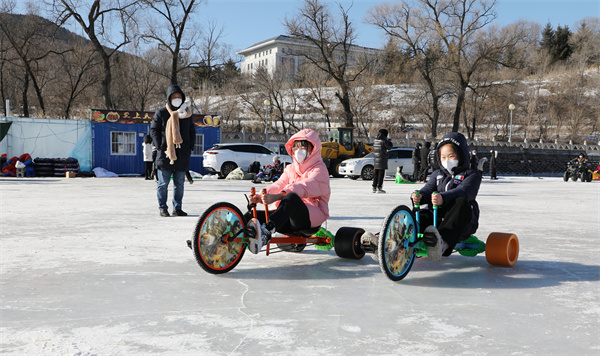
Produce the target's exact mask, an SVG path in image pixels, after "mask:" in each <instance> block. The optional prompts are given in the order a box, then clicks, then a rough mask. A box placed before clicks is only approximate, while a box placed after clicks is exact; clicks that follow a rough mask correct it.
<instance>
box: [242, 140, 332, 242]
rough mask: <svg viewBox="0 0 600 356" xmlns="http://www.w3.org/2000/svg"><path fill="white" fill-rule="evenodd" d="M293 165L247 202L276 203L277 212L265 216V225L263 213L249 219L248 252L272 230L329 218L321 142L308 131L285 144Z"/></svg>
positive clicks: (292, 228) (293, 228) (315, 223)
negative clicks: (251, 236) (251, 233)
mask: <svg viewBox="0 0 600 356" xmlns="http://www.w3.org/2000/svg"><path fill="white" fill-rule="evenodd" d="M285 148H286V150H287V152H288V154H289V155H290V156H291V157H292V159H293V163H292V164H290V165H288V166H287V167H286V168H285V170H284V171H283V174H282V175H281V177H280V178H279V180H277V181H276V182H274V183H273V184H271V185H269V186H268V187H267V188H266V189H267V193H266V194H264V195H263V194H260V193H258V194H256V195H255V196H254V197H253V198H252V200H251V203H254V204H257V203H263V204H272V203H276V205H277V209H276V210H275V211H272V212H270V213H269V222H268V223H265V222H264V212H262V213H259V214H258V217H259V218H260V220H259V221H257V219H251V220H250V221H249V222H248V225H249V226H254V229H255V230H256V238H254V239H250V243H249V246H248V247H249V249H250V251H251V252H252V253H258V252H260V250H261V248H262V246H264V245H266V244H267V243H268V242H269V241H270V240H271V234H273V233H274V232H275V231H279V232H281V233H284V234H285V233H288V234H289V233H293V232H295V231H300V230H305V229H309V228H311V227H318V226H320V225H321V224H323V223H324V222H325V220H327V218H328V217H329V205H328V203H329V196H330V195H331V189H330V188H329V172H328V171H327V167H326V166H325V163H323V160H322V159H321V140H320V138H319V135H318V134H317V133H316V132H315V131H313V130H310V129H306V130H301V131H299V132H298V133H296V134H295V135H294V136H292V138H290V140H289V141H288V142H287V143H286V144H285Z"/></svg>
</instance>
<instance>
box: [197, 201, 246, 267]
mask: <svg viewBox="0 0 600 356" xmlns="http://www.w3.org/2000/svg"><path fill="white" fill-rule="evenodd" d="M245 226H246V222H245V221H244V215H243V214H242V213H241V212H240V210H239V209H238V208H237V207H236V206H235V205H233V204H230V203H225V202H222V203H216V204H214V205H212V206H211V207H209V208H208V209H206V211H205V212H204V213H203V214H202V216H200V218H199V219H198V223H197V224H196V230H195V231H194V236H193V237H192V250H194V255H195V256H196V261H197V262H198V264H199V265H200V267H202V269H204V270H205V271H206V272H208V273H212V274H220V273H226V272H229V271H231V270H232V269H233V268H234V267H235V266H237V264H238V263H239V262H240V260H241V259H242V256H244V252H245V251H246V245H247V243H244V242H242V238H243V237H244V233H243V231H244V228H245ZM233 238H237V239H238V241H239V242H234V241H233Z"/></svg>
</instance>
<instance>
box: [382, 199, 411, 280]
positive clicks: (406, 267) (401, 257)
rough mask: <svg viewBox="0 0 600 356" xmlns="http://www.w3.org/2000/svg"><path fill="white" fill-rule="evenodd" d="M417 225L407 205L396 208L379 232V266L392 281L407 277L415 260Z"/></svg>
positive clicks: (387, 217) (386, 218)
mask: <svg viewBox="0 0 600 356" xmlns="http://www.w3.org/2000/svg"><path fill="white" fill-rule="evenodd" d="M416 238H417V227H416V225H415V219H414V217H413V214H412V212H411V210H410V208H408V207H407V206H404V205H400V206H397V207H396V208H394V210H392V211H391V212H390V213H389V214H388V216H386V217H385V220H384V221H383V225H382V226H381V231H380V232H379V244H378V246H377V257H378V259H379V267H380V268H381V271H382V272H383V273H385V275H386V276H387V277H388V278H389V279H391V280H392V281H399V280H401V279H403V278H404V277H406V275H407V274H408V272H409V271H410V268H411V267H412V265H413V263H414V262H415V247H414V244H415V241H416Z"/></svg>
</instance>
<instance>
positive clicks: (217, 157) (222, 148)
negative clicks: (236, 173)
mask: <svg viewBox="0 0 600 356" xmlns="http://www.w3.org/2000/svg"><path fill="white" fill-rule="evenodd" d="M275 156H279V157H280V158H279V160H280V161H281V163H283V164H284V165H285V164H289V163H292V160H291V157H290V156H284V155H279V154H276V153H274V152H273V151H271V150H269V149H268V148H267V147H265V146H263V145H260V144H257V143H219V144H216V145H215V146H214V147H213V148H211V149H209V150H206V151H204V154H203V155H202V157H203V158H204V159H203V163H202V165H203V166H204V169H206V170H207V171H209V172H214V173H218V174H219V175H220V176H222V177H227V175H228V174H229V173H231V171H233V170H234V169H236V168H237V167H240V168H242V170H243V171H245V172H247V171H248V168H249V167H250V165H251V164H252V163H254V162H259V163H260V165H261V166H266V165H269V164H272V163H273V157H275Z"/></svg>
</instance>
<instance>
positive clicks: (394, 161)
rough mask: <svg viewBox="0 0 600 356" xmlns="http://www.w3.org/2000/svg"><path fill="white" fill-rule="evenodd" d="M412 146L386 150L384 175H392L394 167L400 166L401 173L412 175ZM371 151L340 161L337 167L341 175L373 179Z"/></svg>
mask: <svg viewBox="0 0 600 356" xmlns="http://www.w3.org/2000/svg"><path fill="white" fill-rule="evenodd" d="M412 150H413V149H412V148H392V149H390V150H389V151H387V156H388V169H387V170H386V171H385V174H386V175H389V176H393V175H395V174H396V169H397V168H398V167H402V173H405V174H408V175H412V174H413V164H412ZM373 162H374V160H373V152H371V153H369V154H368V155H366V156H364V157H361V158H352V159H347V160H345V161H342V163H341V164H340V168H339V173H340V174H341V175H346V176H348V178H350V179H358V178H359V177H360V178H362V179H364V180H372V179H373Z"/></svg>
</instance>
